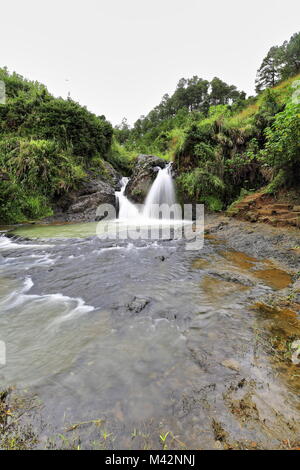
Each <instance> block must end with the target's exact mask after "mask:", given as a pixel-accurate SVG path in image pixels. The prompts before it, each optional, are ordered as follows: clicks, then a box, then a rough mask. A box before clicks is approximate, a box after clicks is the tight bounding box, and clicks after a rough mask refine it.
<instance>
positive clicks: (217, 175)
mask: <svg viewBox="0 0 300 470" xmlns="http://www.w3.org/2000/svg"><path fill="white" fill-rule="evenodd" d="M0 80H3V81H4V82H5V86H6V94H7V100H6V104H0V221H1V222H2V223H3V222H4V223H14V222H22V221H24V220H28V219H36V218H41V217H44V216H47V215H50V214H51V212H52V206H53V203H54V202H55V201H56V199H57V198H59V197H61V196H62V195H63V194H64V193H66V192H68V191H70V190H73V189H76V188H77V187H78V185H80V183H81V182H82V181H84V180H85V179H87V178H88V177H89V175H90V173H91V172H93V173H94V174H96V175H98V176H101V175H102V177H103V178H104V179H108V180H109V179H110V176H109V174H108V170H107V165H106V163H105V162H109V163H110V164H111V165H112V166H113V167H115V168H116V169H117V170H118V171H119V172H120V173H121V174H124V175H130V173H131V171H132V168H133V165H134V162H135V158H136V156H137V154H138V153H144V154H154V155H157V156H160V157H161V158H165V159H167V160H173V161H174V168H175V170H176V172H177V187H178V193H179V196H180V198H181V201H185V200H188V201H189V202H191V201H195V202H203V203H205V204H206V205H207V206H208V207H209V208H210V209H211V210H221V209H224V208H225V207H227V206H228V205H230V204H231V203H232V202H233V201H234V200H236V199H237V198H238V197H239V196H240V194H242V193H243V191H252V190H257V189H258V188H261V187H262V186H265V187H267V189H266V192H268V193H276V192H277V191H279V190H280V189H281V188H284V187H287V188H295V187H297V186H298V185H299V165H300V161H299V159H300V149H299V141H300V139H299V136H300V127H299V126H300V124H299V122H300V120H299V113H300V105H299V102H300V99H299V94H300V33H297V34H294V35H293V36H292V38H291V39H290V40H289V41H286V42H285V43H284V44H283V45H282V46H276V47H272V48H271V49H270V51H269V52H268V54H267V56H266V57H265V58H264V60H263V62H262V65H261V67H260V69H259V70H258V73H257V80H256V87H257V92H258V95H257V96H256V97H249V98H247V99H246V96H245V93H244V92H243V91H239V90H237V88H236V87H235V86H233V85H228V84H227V83H225V82H223V81H222V80H220V79H219V78H217V77H215V78H214V79H213V80H212V81H210V82H209V81H207V80H204V79H203V78H200V77H198V76H194V77H192V78H191V79H185V78H182V79H181V80H180V81H179V82H178V85H177V88H176V90H175V92H174V93H173V94H172V95H171V96H169V95H167V94H166V95H164V96H163V98H162V100H161V102H160V104H159V105H158V106H156V107H155V108H154V109H153V110H152V111H150V113H149V114H148V115H147V116H141V117H140V119H138V120H137V121H136V123H135V124H134V126H133V128H130V126H129V125H128V123H127V120H126V119H125V118H124V119H123V121H122V123H121V124H120V125H119V126H116V127H115V129H114V130H113V129H112V127H111V125H110V124H109V123H108V122H107V121H106V119H105V117H104V116H95V115H94V114H92V113H90V112H89V111H88V110H87V109H86V108H84V107H82V106H80V105H79V104H78V103H76V102H74V101H72V100H71V99H67V100H63V99H61V98H54V97H53V96H52V95H51V94H50V93H49V92H48V90H47V89H46V87H45V86H44V85H42V84H40V83H37V82H30V81H28V80H26V79H24V78H23V77H21V76H19V75H18V74H16V73H12V74H10V73H9V72H8V71H7V69H5V68H4V69H0ZM297 87H298V88H297Z"/></svg>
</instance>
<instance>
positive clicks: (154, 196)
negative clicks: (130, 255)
mask: <svg viewBox="0 0 300 470" xmlns="http://www.w3.org/2000/svg"><path fill="white" fill-rule="evenodd" d="M171 165H172V163H169V164H168V165H167V166H166V167H165V168H159V169H158V173H157V176H156V178H155V180H154V182H153V184H152V186H151V188H150V191H149V193H148V196H147V198H146V202H145V206H144V210H143V212H142V213H140V212H139V210H138V208H137V207H136V206H135V205H134V204H133V203H132V202H130V201H129V199H128V198H127V197H126V196H125V188H126V185H127V183H128V181H129V178H125V177H123V178H122V179H121V190H120V191H116V198H117V200H118V204H119V219H122V220H126V219H127V220H128V219H139V220H140V221H142V220H145V219H153V218H155V215H154V214H153V207H157V205H160V204H167V205H168V206H172V205H173V204H175V203H176V198H175V190H174V183H173V179H172V176H171ZM153 205H154V206H153Z"/></svg>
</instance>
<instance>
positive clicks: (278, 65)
mask: <svg viewBox="0 0 300 470" xmlns="http://www.w3.org/2000/svg"><path fill="white" fill-rule="evenodd" d="M299 72H300V33H296V34H294V35H293V36H292V37H291V39H290V40H289V41H285V42H284V43H283V44H282V45H281V46H273V47H271V49H270V50H269V52H268V54H267V55H266V57H265V58H264V59H263V61H262V64H261V66H260V68H259V70H258V72H257V78H256V92H257V93H259V92H260V91H261V90H263V89H265V88H268V87H274V86H275V85H276V84H277V83H279V82H280V81H281V80H285V79H287V78H288V77H292V76H293V75H296V74H297V73H299Z"/></svg>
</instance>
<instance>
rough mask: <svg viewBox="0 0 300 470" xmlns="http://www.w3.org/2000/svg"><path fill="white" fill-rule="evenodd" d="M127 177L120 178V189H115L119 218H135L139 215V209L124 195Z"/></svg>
mask: <svg viewBox="0 0 300 470" xmlns="http://www.w3.org/2000/svg"><path fill="white" fill-rule="evenodd" d="M128 181H129V178H125V177H123V178H122V179H121V190H120V191H116V198H117V200H118V203H119V219H136V218H138V217H139V211H138V209H137V208H136V207H135V205H134V204H133V203H132V202H130V201H129V199H128V198H127V197H126V196H125V194H124V192H125V188H126V185H127V183H128Z"/></svg>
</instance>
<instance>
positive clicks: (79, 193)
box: [44, 178, 116, 222]
mask: <svg viewBox="0 0 300 470" xmlns="http://www.w3.org/2000/svg"><path fill="white" fill-rule="evenodd" d="M101 204H111V205H112V206H113V207H116V198H115V188H114V186H113V185H112V184H111V183H110V182H107V181H103V180H102V179H97V178H92V179H90V180H88V181H85V182H83V183H82V184H81V185H80V187H79V188H78V189H77V190H75V191H71V192H69V193H67V194H65V195H64V196H62V197H61V198H59V199H58V200H57V201H56V203H55V207H54V215H53V216H52V217H48V218H47V219H44V222H53V221H61V222H80V221H82V222H93V221H96V220H99V217H97V214H96V211H97V208H98V206H99V205H101Z"/></svg>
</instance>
